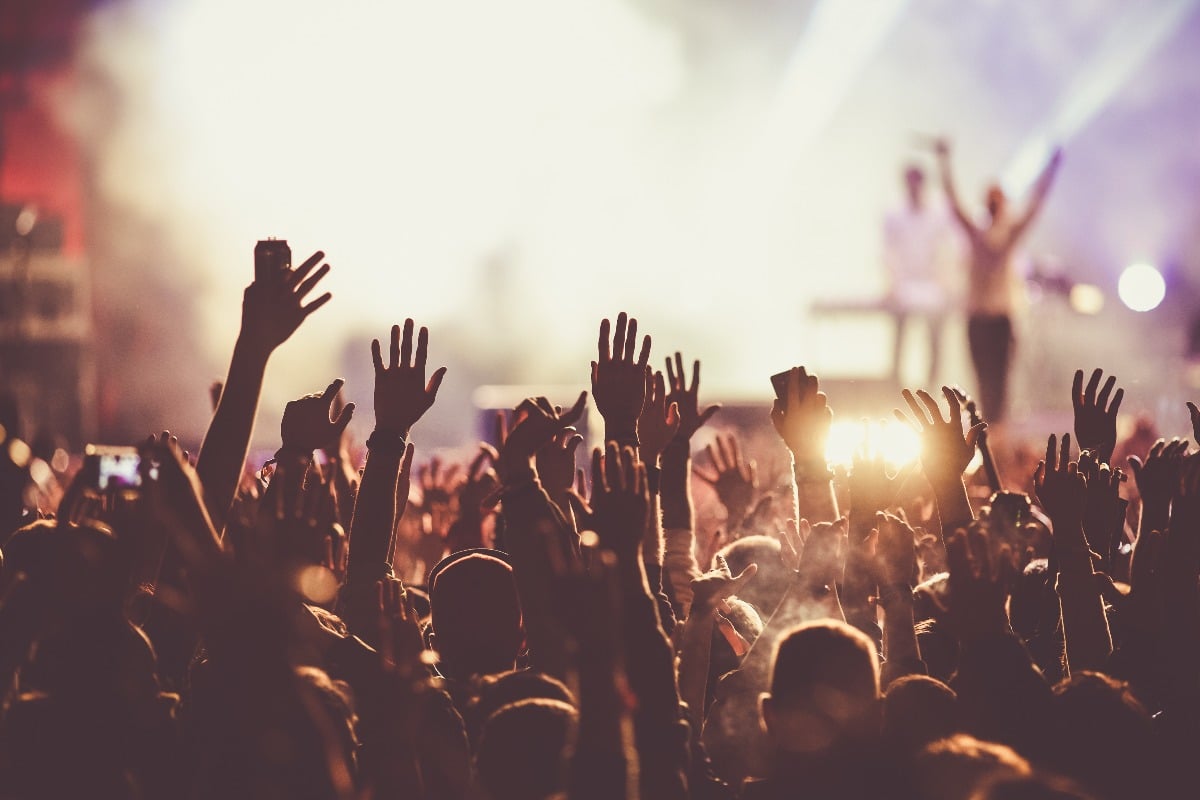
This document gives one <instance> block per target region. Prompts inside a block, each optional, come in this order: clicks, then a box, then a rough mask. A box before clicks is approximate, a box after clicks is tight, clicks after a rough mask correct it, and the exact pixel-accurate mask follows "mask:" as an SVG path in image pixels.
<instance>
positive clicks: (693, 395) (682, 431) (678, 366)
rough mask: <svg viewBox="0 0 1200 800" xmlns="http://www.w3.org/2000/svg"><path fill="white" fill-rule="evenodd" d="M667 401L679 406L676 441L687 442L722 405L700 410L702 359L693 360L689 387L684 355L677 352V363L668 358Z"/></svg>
mask: <svg viewBox="0 0 1200 800" xmlns="http://www.w3.org/2000/svg"><path fill="white" fill-rule="evenodd" d="M666 361H667V403H668V405H669V404H672V403H674V404H675V405H676V406H677V407H678V408H679V430H677V431H676V432H675V441H676V442H682V443H684V444H686V443H687V442H688V441H689V440H690V439H691V438H692V436H693V435H694V434H695V433H696V431H698V430H700V428H701V427H702V426H703V425H704V423H706V422H708V421H709V420H710V419H712V415H713V414H716V413H717V412H718V411H720V410H721V406H719V405H712V406H708V407H707V408H705V409H704V410H703V411H701V410H700V400H699V393H700V361H699V360H696V361H693V362H692V385H691V386H690V387H689V386H688V384H687V380H686V379H685V378H684V375H683V355H682V354H681V353H678V352H676V353H675V363H674V365H672V364H671V359H670V358H667V360H666Z"/></svg>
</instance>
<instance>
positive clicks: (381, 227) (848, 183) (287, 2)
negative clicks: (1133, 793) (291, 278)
mask: <svg viewBox="0 0 1200 800" xmlns="http://www.w3.org/2000/svg"><path fill="white" fill-rule="evenodd" d="M1196 6H1197V3H1196V2H1193V1H1192V0H1144V1H1143V2H1138V3H1128V2H1122V1H1121V0H1055V2H1053V3H1048V2H1044V0H1004V1H1003V2H1001V1H1000V0H967V1H964V0H909V1H908V2H905V0H506V1H505V2H495V0H443V2H437V3H429V2H415V1H411V0H344V1H343V2H339V3H330V2H321V3H317V2H312V1H311V0H112V1H110V2H98V1H97V0H92V1H91V2H86V1H85V0H0V254H2V255H0V334H2V340H0V378H2V379H3V381H4V382H5V385H6V388H8V389H9V391H10V392H11V393H12V394H14V395H15V396H16V398H17V400H18V403H19V407H20V415H21V419H22V427H24V428H25V429H26V435H28V436H32V435H33V434H34V433H35V432H36V431H37V430H38V429H39V428H40V427H47V426H49V427H51V428H53V429H54V430H57V431H59V432H61V433H62V434H64V435H65V436H66V437H67V439H68V440H70V443H71V444H72V445H74V446H77V445H78V444H80V443H81V442H83V441H86V440H103V441H112V442H125V441H130V440H133V439H135V438H141V437H143V436H144V435H145V434H147V433H148V432H150V431H152V430H161V429H163V428H170V429H171V430H173V431H178V432H180V433H181V434H182V435H183V438H184V439H185V440H188V441H192V442H197V441H198V440H199V437H200V436H201V435H202V433H203V431H204V428H205V427H206V425H207V421H208V418H209V410H210V406H209V397H208V391H207V390H208V386H209V384H210V383H211V381H212V380H214V379H217V378H219V377H220V376H221V375H223V374H224V371H225V369H226V366H227V363H228V358H229V354H230V351H231V348H232V344H233V341H234V338H235V336H236V334H237V327H238V320H239V314H240V303H241V292H242V290H243V289H244V287H245V286H246V284H247V283H248V282H249V281H250V280H251V279H252V277H253V249H254V244H255V242H256V240H258V239H260V238H266V237H268V236H275V237H279V238H285V239H287V240H288V241H289V242H290V244H291V247H292V250H293V254H294V255H293V263H295V264H298V263H299V262H300V261H302V260H303V259H304V258H305V257H307V255H308V254H309V253H311V252H312V251H314V250H316V249H322V250H324V251H325V252H326V253H327V257H328V261H329V262H330V263H331V264H332V266H333V271H332V272H331V274H330V275H329V277H328V278H327V279H326V280H325V281H324V283H323V285H322V288H323V289H327V290H329V291H332V292H333V295H334V299H333V300H332V302H330V303H329V304H328V305H327V306H326V307H325V308H323V309H321V311H320V312H318V313H317V314H316V315H315V316H314V317H313V318H311V319H310V320H309V322H308V323H307V324H305V325H304V326H303V328H302V329H301V330H300V331H299V332H298V333H297V334H296V335H295V336H294V337H293V339H292V340H291V341H289V342H288V343H287V344H286V345H285V346H284V347H283V348H282V349H281V350H280V351H279V352H278V353H277V354H276V356H275V357H274V359H273V360H272V363H271V366H270V369H269V372H268V376H267V386H266V390H265V394H264V398H263V405H262V409H263V412H262V417H261V419H260V421H259V425H258V428H257V436H258V437H259V440H260V442H261V443H263V444H264V446H266V447H273V444H272V443H273V442H275V441H276V437H277V432H278V420H279V416H280V414H281V411H282V407H283V404H284V403H285V402H286V400H288V399H290V398H293V397H296V396H298V395H300V394H304V393H307V392H313V391H320V390H322V389H323V388H324V386H325V385H326V384H327V383H328V382H329V380H330V379H331V378H332V377H334V376H342V377H345V378H346V380H347V387H346V393H347V396H348V399H351V400H355V401H357V402H358V404H359V407H360V412H359V415H358V419H357V420H356V425H357V426H358V427H359V431H360V435H365V431H367V430H369V428H370V425H371V422H372V417H371V414H370V397H371V376H370V356H369V349H368V348H369V342H370V339H371V338H373V337H381V338H382V337H385V336H386V334H387V331H388V328H389V326H390V325H391V323H393V322H395V321H402V320H403V318H404V317H406V316H411V317H414V318H415V319H417V321H418V322H419V323H420V324H425V325H428V326H429V328H430V330H431V341H432V345H431V361H432V362H433V364H434V365H437V364H446V365H448V366H449V367H450V372H449V375H448V377H447V379H446V382H445V385H444V387H443V395H442V397H441V398H440V399H439V403H438V405H437V407H435V409H434V412H433V416H432V417H431V418H430V419H429V420H427V421H425V422H422V425H421V431H420V436H421V439H422V441H423V442H426V443H429V444H432V445H434V446H439V447H445V446H454V445H459V444H462V443H464V441H465V440H466V439H470V438H475V437H477V436H478V435H479V433H478V431H475V430H465V429H464V426H463V423H462V420H464V419H473V417H472V416H470V415H471V414H472V409H473V408H475V407H476V406H488V405H492V404H499V403H501V401H503V400H505V399H507V398H508V397H511V396H516V395H519V394H520V393H521V391H522V390H523V389H524V388H525V387H542V388H543V389H544V390H546V391H551V392H553V393H555V399H559V398H561V400H562V401H565V400H567V399H568V398H570V397H571V396H572V392H573V391H578V389H579V388H583V387H584V386H585V385H586V382H587V373H588V362H589V361H590V360H591V358H593V357H594V354H595V338H596V329H597V323H598V322H599V320H600V318H601V317H604V316H609V317H613V316H615V314H616V313H617V312H618V311H620V310H626V311H629V312H630V313H631V314H633V315H634V316H636V317H638V319H639V321H640V326H641V329H642V330H643V331H645V332H648V333H651V334H652V335H653V336H654V339H655V355H656V357H655V359H654V361H655V363H656V364H658V365H660V366H661V357H662V356H665V355H667V354H668V353H670V352H673V351H674V350H676V349H680V350H682V351H683V352H684V355H685V358H687V359H689V360H690V359H691V358H694V357H695V358H701V359H703V361H704V394H705V397H706V398H708V399H709V400H710V401H716V400H721V401H724V402H726V403H730V404H739V403H744V404H757V405H762V404H764V403H766V402H767V401H768V400H769V398H770V396H771V387H770V384H769V382H768V380H767V377H768V376H769V375H770V374H772V373H775V372H778V371H780V370H782V369H784V368H786V367H788V366H790V365H792V364H805V365H808V366H809V367H810V368H811V369H812V370H814V371H816V372H817V373H818V374H819V375H821V376H822V377H823V378H824V379H825V380H826V382H827V385H828V386H829V391H830V395H831V398H832V399H833V400H834V406H835V411H840V410H841V409H843V408H845V409H849V413H850V414H851V415H852V416H853V415H857V414H859V413H869V414H875V415H882V414H885V413H887V412H888V411H889V410H890V409H891V407H892V406H894V405H896V401H897V399H898V398H897V396H896V395H895V394H894V392H895V388H896V387H895V384H896V380H895V379H894V376H893V374H892V363H891V353H892V344H891V323H890V321H889V320H888V318H887V315H886V314H885V313H882V312H880V311H879V309H878V308H877V306H878V300H879V298H880V297H881V296H882V294H883V292H884V289H885V275H884V269H883V263H882V259H881V242H882V229H883V219H884V216H885V214H886V212H887V211H888V209H890V208H895V207H897V206H898V205H899V204H900V203H901V202H902V188H903V187H902V181H901V176H902V171H903V169H904V168H905V166H906V165H908V164H911V163H915V164H918V165H921V166H923V167H924V168H926V170H927V172H928V173H929V175H930V177H931V179H932V178H933V176H934V171H933V160H932V157H931V155H930V152H929V147H928V144H929V139H930V137H932V136H946V137H949V138H950V139H951V140H952V141H953V142H954V144H955V164H956V168H957V173H958V179H959V185H960V192H961V193H962V194H963V196H964V198H965V200H967V201H969V203H970V204H971V206H972V208H975V209H978V210H981V209H982V195H983V191H984V188H985V186H986V185H987V183H988V182H989V181H990V180H993V179H998V180H1000V181H1002V183H1003V185H1004V186H1005V187H1006V189H1008V190H1009V192H1010V193H1011V194H1013V195H1016V196H1018V197H1019V196H1020V195H1021V194H1022V193H1023V192H1024V191H1025V190H1027V189H1028V188H1029V186H1030V184H1031V182H1032V180H1033V178H1034V177H1035V176H1036V173H1037V171H1038V169H1039V168H1040V167H1041V164H1042V163H1043V161H1044V159H1045V158H1046V156H1047V155H1048V153H1049V152H1050V149H1051V147H1052V146H1054V145H1056V144H1061V145H1062V146H1063V147H1064V149H1065V161H1064V164H1063V168H1062V171H1061V174H1060V175H1059V179H1058V182H1057V184H1056V186H1055V187H1054V189H1053V192H1052V194H1051V196H1050V199H1049V202H1048V204H1047V207H1046V209H1045V212H1044V214H1043V215H1042V216H1041V218H1040V219H1039V221H1038V222H1037V224H1036V227H1035V228H1034V231H1033V234H1032V236H1030V237H1029V239H1028V240H1027V242H1026V246H1025V253H1024V256H1025V260H1026V263H1027V265H1028V273H1029V276H1030V278H1031V281H1030V286H1029V289H1030V292H1029V295H1030V302H1029V309H1028V314H1027V316H1026V318H1025V319H1024V320H1023V323H1022V329H1021V338H1020V343H1019V349H1018V351H1017V362H1016V364H1017V366H1016V374H1015V376H1014V384H1015V385H1014V397H1013V416H1014V425H1018V426H1019V425H1020V424H1021V423H1022V421H1023V420H1034V419H1037V420H1044V419H1045V418H1046V415H1054V414H1057V413H1061V412H1062V411H1063V410H1065V409H1069V402H1068V394H1067V392H1068V387H1069V385H1070V377H1071V372H1072V371H1073V370H1074V369H1076V368H1080V367H1082V368H1087V369H1090V368H1091V367H1093V366H1101V367H1103V368H1104V369H1105V370H1106V371H1109V372H1114V373H1116V374H1117V375H1119V376H1120V378H1121V381H1122V384H1123V385H1124V386H1125V387H1126V389H1127V398H1126V401H1125V409H1126V410H1128V411H1131V412H1137V411H1145V412H1148V413H1150V414H1153V415H1164V414H1166V413H1168V412H1169V413H1170V415H1171V425H1170V426H1169V427H1178V424H1176V423H1177V421H1181V422H1182V423H1184V424H1186V419H1187V417H1186V416H1185V415H1184V413H1183V411H1182V409H1183V400H1184V399H1185V398H1196V397H1200V377H1197V367H1196V366H1195V364H1196V361H1195V360H1194V357H1195V356H1196V355H1197V353H1198V351H1200V133H1198V132H1200V46H1198V45H1200V13H1197V9H1196ZM930 183H931V184H933V183H935V181H933V180H931V181H930ZM930 188H931V189H932V188H935V187H934V186H931V187H930ZM934 196H935V199H936V193H935V195H934ZM1133 265H1141V266H1139V267H1138V268H1136V269H1135V270H1134V271H1132V272H1130V273H1128V275H1127V276H1126V279H1125V281H1124V282H1122V281H1121V278H1122V275H1123V274H1124V273H1125V271H1126V270H1127V269H1128V268H1130V267H1131V266H1133ZM1147 267H1149V269H1147ZM1160 278H1161V281H1160V280H1159V279H1160ZM1119 288H1120V291H1119ZM1135 309H1138V310H1135ZM962 327H963V326H962V322H961V319H958V320H957V321H956V323H955V324H954V325H953V326H952V327H951V329H950V331H949V332H948V334H947V342H946V356H945V358H944V360H943V364H942V369H941V372H942V373H943V374H942V375H941V376H940V378H939V380H944V381H948V382H957V383H962V384H963V385H964V386H965V387H967V388H968V390H973V389H972V386H971V384H972V382H973V376H972V374H971V372H970V368H969V363H968V360H967V358H966V355H965V350H966V347H965V334H964V333H963V331H962ZM926 350H927V348H923V347H922V346H921V345H920V343H919V339H914V343H913V344H912V346H911V347H908V348H907V349H906V353H905V356H904V360H903V363H902V364H901V368H900V371H899V376H898V377H899V380H900V381H901V382H903V383H906V384H909V385H919V384H921V383H923V381H924V377H923V376H924V375H925V369H926V368H925V366H924V363H923V361H922V359H923V356H924V354H925V352H926ZM480 387H485V388H484V389H483V390H482V391H480ZM486 387H493V388H490V389H488V388H486ZM506 387H507V388H506ZM839 402H841V403H843V405H842V406H839ZM860 407H861V409H860ZM1064 429H1065V428H1064ZM1171 432H1175V431H1171Z"/></svg>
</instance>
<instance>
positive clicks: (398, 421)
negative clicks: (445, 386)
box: [371, 319, 446, 438]
mask: <svg viewBox="0 0 1200 800" xmlns="http://www.w3.org/2000/svg"><path fill="white" fill-rule="evenodd" d="M413 327H414V326H413V321H412V320H411V319H406V320H405V321H404V332H403V336H402V335H401V331H400V326H399V325H393V326H392V339H391V347H390V348H389V350H388V354H389V356H388V363H387V365H386V366H385V365H384V363H383V355H382V352H381V349H380V345H379V340H378V339H375V340H374V341H372V342H371V360H372V362H373V363H374V365H375V429H376V430H379V431H384V432H387V433H390V434H396V435H399V436H403V437H405V438H407V437H408V434H409V431H410V430H411V429H412V426H413V425H415V424H416V422H417V420H419V419H420V418H421V417H422V416H424V414H425V412H426V411H428V410H429V408H430V407H431V406H432V405H433V401H434V400H436V399H437V393H438V388H439V387H441V385H442V379H443V378H444V377H445V376H446V368H445V367H439V368H438V369H436V370H434V373H433V375H432V376H430V378H429V380H428V382H427V381H426V379H425V370H426V362H427V361H428V359H429V331H428V330H427V329H426V328H424V327H422V328H421V330H420V332H418V334H417V347H416V352H415V353H414V352H413Z"/></svg>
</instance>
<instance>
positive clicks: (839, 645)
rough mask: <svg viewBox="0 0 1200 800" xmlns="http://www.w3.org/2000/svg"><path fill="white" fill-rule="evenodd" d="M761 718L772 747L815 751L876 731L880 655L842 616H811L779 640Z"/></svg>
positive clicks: (877, 725)
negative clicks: (819, 619)
mask: <svg viewBox="0 0 1200 800" xmlns="http://www.w3.org/2000/svg"><path fill="white" fill-rule="evenodd" d="M761 702H762V718H763V724H764V725H765V726H766V729H767V734H768V735H769V736H770V737H771V740H772V742H773V743H774V744H775V746H776V748H777V749H779V750H782V751H786V752H793V753H809V754H813V753H820V752H822V751H825V750H828V749H829V748H830V747H832V746H834V745H836V744H838V743H840V742H843V741H847V740H854V739H860V738H864V737H868V736H871V735H874V734H877V733H878V732H879V659H878V658H877V657H876V655H875V646H874V645H873V644H872V643H871V640H870V639H868V638H867V637H866V636H865V635H864V634H863V633H861V632H859V631H858V630H856V629H854V628H852V627H850V626H849V625H847V624H845V623H844V622H833V621H823V622H810V623H806V624H804V625H801V626H799V627H798V628H796V629H795V630H793V631H792V632H791V633H789V634H787V635H786V636H785V637H784V638H783V639H782V640H781V641H780V643H779V649H778V650H777V651H776V653H775V663H774V666H773V667H772V671H771V691H770V693H769V694H764V695H763V696H762V701H761Z"/></svg>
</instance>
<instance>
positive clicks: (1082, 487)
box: [1033, 433, 1087, 547]
mask: <svg viewBox="0 0 1200 800" xmlns="http://www.w3.org/2000/svg"><path fill="white" fill-rule="evenodd" d="M1033 488H1034V492H1035V493H1036V494H1037V498H1038V502H1039V503H1041V505H1042V508H1044V509H1046V513H1047V514H1048V515H1049V516H1050V519H1051V521H1052V522H1053V523H1054V528H1055V530H1054V534H1055V541H1056V542H1058V543H1059V544H1060V546H1063V547H1086V546H1087V542H1086V541H1084V540H1083V513H1084V509H1085V507H1086V505H1087V481H1086V480H1085V479H1084V476H1083V475H1082V474H1080V472H1079V464H1078V463H1076V462H1074V461H1071V434H1069V433H1064V434H1063V437H1062V446H1061V448H1060V447H1059V446H1057V440H1056V438H1055V436H1054V434H1050V438H1049V439H1047V440H1046V458H1045V460H1043V461H1041V462H1039V463H1038V466H1037V469H1036V470H1035V471H1034V473H1033ZM1060 528H1061V529H1062V530H1060ZM1064 532H1070V533H1071V534H1072V538H1071V539H1070V540H1064V539H1063V538H1062V534H1063V533H1064ZM1076 533H1077V534H1078V536H1077V537H1076V536H1075V534H1076Z"/></svg>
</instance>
